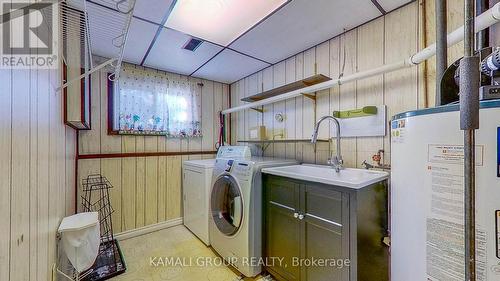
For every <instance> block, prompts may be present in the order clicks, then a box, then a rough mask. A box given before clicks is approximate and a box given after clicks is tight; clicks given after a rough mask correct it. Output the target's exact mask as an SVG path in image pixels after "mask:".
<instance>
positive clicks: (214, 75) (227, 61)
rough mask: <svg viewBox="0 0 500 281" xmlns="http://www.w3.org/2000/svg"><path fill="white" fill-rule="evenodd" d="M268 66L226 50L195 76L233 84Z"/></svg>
mask: <svg viewBox="0 0 500 281" xmlns="http://www.w3.org/2000/svg"><path fill="white" fill-rule="evenodd" d="M267 66H269V64H267V63H265V62H262V61H259V60H256V59H253V58H251V57H248V56H245V55H241V54H239V53H237V52H235V51H232V50H229V49H225V50H224V51H222V52H221V53H220V54H218V55H217V56H216V57H215V58H213V59H212V60H211V61H209V62H208V63H207V64H206V65H204V66H203V67H202V68H200V69H199V70H198V71H196V72H195V73H194V74H193V76H196V77H199V78H204V79H209V80H214V81H219V82H223V83H232V82H234V81H237V80H239V79H241V78H243V77H245V76H247V75H250V74H252V73H254V72H257V71H259V70H261V69H263V68H265V67H267Z"/></svg>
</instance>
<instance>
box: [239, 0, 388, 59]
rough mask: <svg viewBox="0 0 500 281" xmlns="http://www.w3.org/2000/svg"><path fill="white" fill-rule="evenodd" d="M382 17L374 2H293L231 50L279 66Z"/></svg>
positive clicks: (346, 0) (241, 39)
mask: <svg viewBox="0 0 500 281" xmlns="http://www.w3.org/2000/svg"><path fill="white" fill-rule="evenodd" d="M380 15H381V13H380V11H378V9H377V8H376V7H375V5H373V3H372V2H371V0H335V1H332V0H315V1H314V4H311V1H310V0H294V1H291V2H290V3H289V4H287V5H286V6H285V7H283V8H281V9H280V10H279V11H277V12H276V13H274V14H273V15H272V16H270V17H269V18H267V19H266V20H265V21H263V22H262V23H260V24H259V25H258V26H256V27H255V28H253V29H252V30H250V31H249V32H248V33H246V34H244V35H243V36H242V37H241V38H239V39H238V40H236V41H235V42H234V43H233V44H231V45H230V47H231V48H232V49H235V50H238V51H241V52H243V53H246V54H250V55H252V56H254V57H257V58H260V59H262V60H265V61H267V62H271V63H276V62H278V61H280V60H283V59H285V58H287V57H289V56H291V55H294V54H296V53H298V52H300V51H303V50H305V49H307V48H310V47H312V46H314V45H317V44H319V43H321V42H323V41H325V40H327V39H329V38H332V37H334V36H336V35H339V34H341V33H342V32H343V31H344V29H351V28H354V27H356V26H358V25H360V24H362V23H365V22H367V21H369V20H371V19H373V18H375V17H378V16H380Z"/></svg>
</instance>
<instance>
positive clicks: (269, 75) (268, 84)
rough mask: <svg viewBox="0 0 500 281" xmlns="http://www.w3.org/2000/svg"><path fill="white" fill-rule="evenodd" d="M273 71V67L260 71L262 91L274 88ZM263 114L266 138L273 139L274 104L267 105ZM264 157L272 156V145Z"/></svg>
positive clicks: (271, 144)
mask: <svg viewBox="0 0 500 281" xmlns="http://www.w3.org/2000/svg"><path fill="white" fill-rule="evenodd" d="M273 76H274V71H273V67H272V66H270V67H268V68H266V69H264V70H263V71H262V91H267V90H271V89H273V88H274V84H273V83H274V79H273ZM263 109H264V113H263V114H262V118H263V119H262V124H263V125H264V126H266V137H267V139H269V140H272V139H273V134H274V127H273V124H274V121H273V120H274V104H268V105H265V106H264V107H263ZM264 155H265V156H272V155H274V144H273V143H270V144H269V146H268V147H267V149H266V151H264Z"/></svg>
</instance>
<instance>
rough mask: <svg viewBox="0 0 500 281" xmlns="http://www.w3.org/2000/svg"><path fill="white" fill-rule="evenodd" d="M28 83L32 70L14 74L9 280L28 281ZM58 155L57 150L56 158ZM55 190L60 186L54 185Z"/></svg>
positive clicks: (18, 71)
mask: <svg viewBox="0 0 500 281" xmlns="http://www.w3.org/2000/svg"><path fill="white" fill-rule="evenodd" d="M26 81H30V71H29V70H14V71H12V93H13V94H12V113H11V114H12V115H11V116H12V117H11V120H12V167H11V173H12V176H11V186H12V188H11V208H10V212H11V214H10V215H11V220H12V223H11V233H10V237H11V239H10V248H11V249H10V253H11V254H10V272H11V273H10V278H11V279H12V280H29V267H28V268H26V257H29V256H30V252H29V250H30V249H29V241H30V237H29V234H30V233H29V226H30V225H29V214H30V212H29V210H30V205H29V191H30V190H29V186H30V185H29V184H30V175H29V170H30V154H29V151H30V138H29V136H30V110H29V108H30V85H29V83H26ZM54 129H55V128H54ZM55 152H56V151H55V150H54V155H55ZM54 160H57V159H54ZM55 187H56V188H57V187H58V186H57V185H55ZM55 194H56V193H54V195H55ZM54 208H55V209H56V208H57V204H54ZM56 215H57V213H54V216H56Z"/></svg>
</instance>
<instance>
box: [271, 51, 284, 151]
mask: <svg viewBox="0 0 500 281" xmlns="http://www.w3.org/2000/svg"><path fill="white" fill-rule="evenodd" d="M285 67H286V65H285V62H284V61H282V62H280V63H277V64H275V65H274V66H273V88H277V87H281V86H283V85H285V84H286V68H285ZM285 108H286V107H285V101H280V102H276V103H274V105H273V139H283V138H286V131H285V122H284V121H282V122H280V121H278V120H276V115H277V114H281V115H282V116H283V117H285V118H286V111H285ZM274 156H275V157H279V158H285V157H286V145H285V144H284V143H275V144H274Z"/></svg>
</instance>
